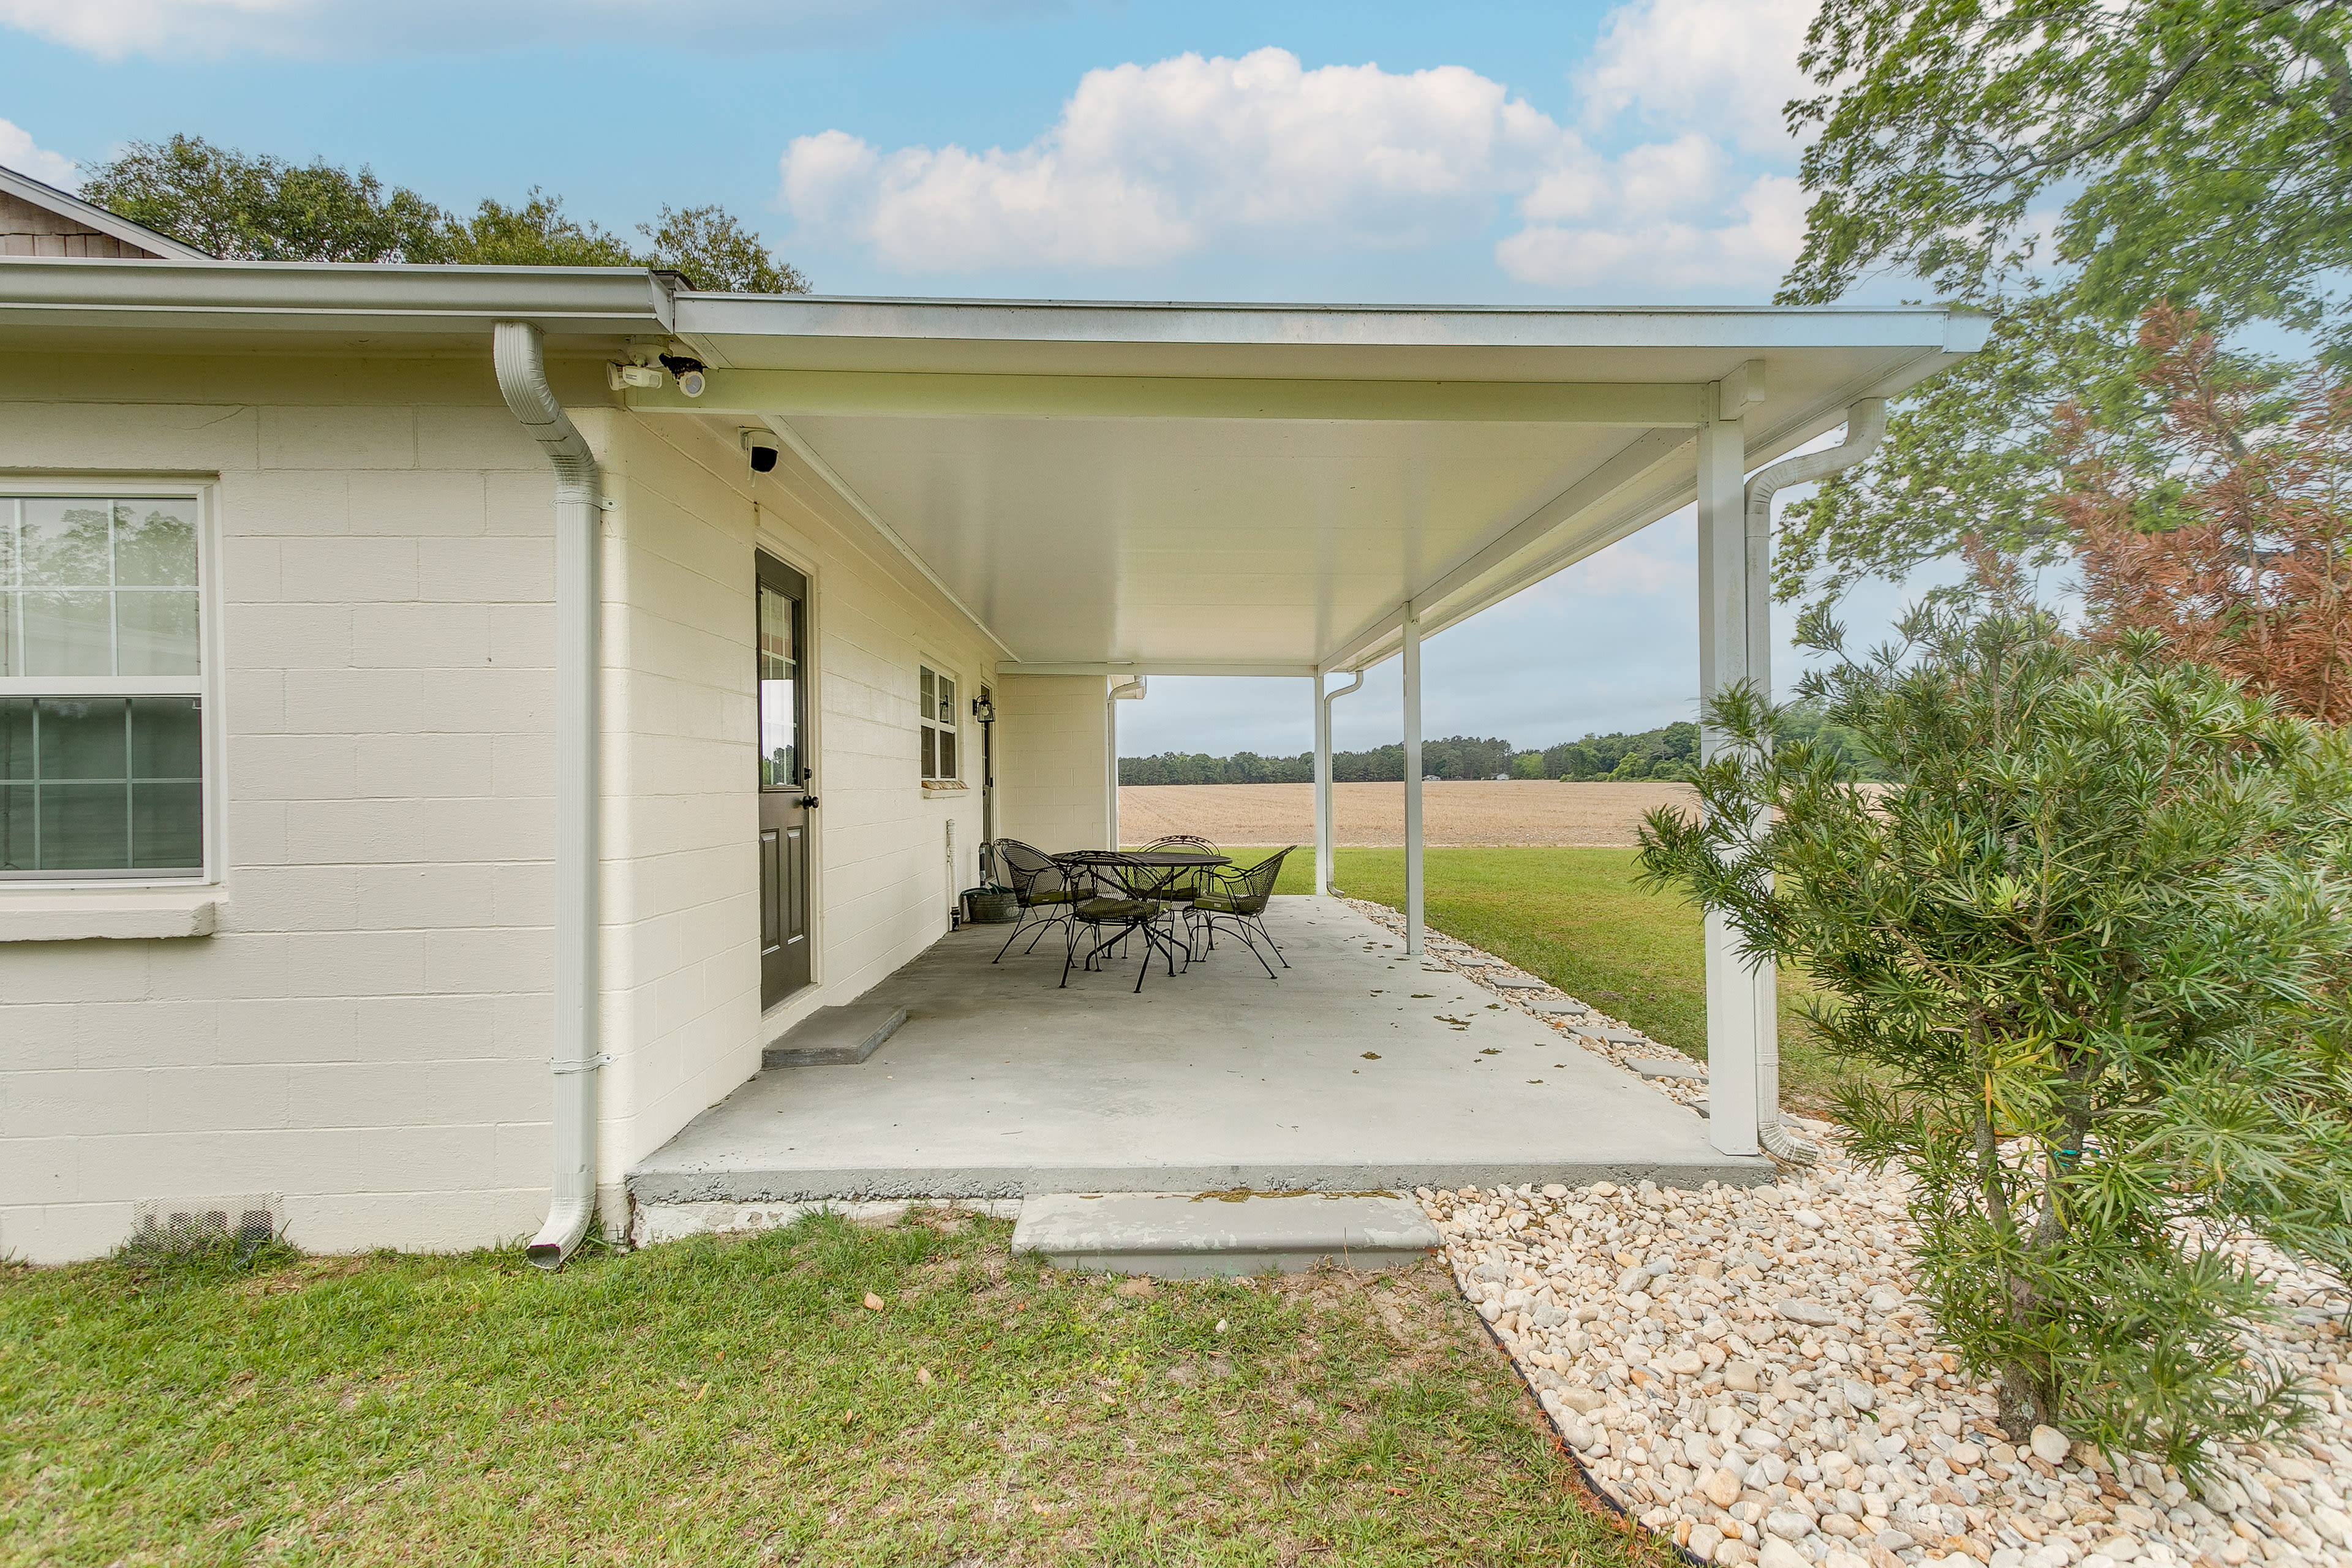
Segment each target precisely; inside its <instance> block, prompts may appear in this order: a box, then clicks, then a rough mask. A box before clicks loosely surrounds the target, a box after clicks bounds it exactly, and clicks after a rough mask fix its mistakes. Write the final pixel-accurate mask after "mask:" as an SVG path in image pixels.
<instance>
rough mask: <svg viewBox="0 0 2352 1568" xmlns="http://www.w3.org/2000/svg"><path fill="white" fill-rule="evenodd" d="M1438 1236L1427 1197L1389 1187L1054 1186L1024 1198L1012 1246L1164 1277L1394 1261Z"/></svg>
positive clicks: (1056, 1260) (1061, 1264)
mask: <svg viewBox="0 0 2352 1568" xmlns="http://www.w3.org/2000/svg"><path fill="white" fill-rule="evenodd" d="M1437 1245H1438V1237H1437V1227H1436V1226H1434V1225H1432V1224H1431V1223H1430V1220H1429V1216H1428V1215H1424V1214H1423V1213H1422V1212H1421V1205H1419V1204H1417V1203H1415V1202H1414V1201H1413V1200H1412V1199H1411V1198H1407V1197H1398V1196H1393V1195H1390V1194H1353V1193H1350V1194H1339V1193H1333V1194H1328V1195H1316V1196H1297V1195H1283V1196H1267V1195H1265V1194H1239V1193H1099V1194H1076V1193H1053V1194H1041V1195H1038V1196H1034V1197H1031V1198H1030V1199H1029V1200H1028V1201H1027V1202H1026V1203H1024V1204H1023V1205H1021V1218H1020V1220H1019V1221H1018V1222H1017V1223H1016V1224H1015V1225H1014V1226H1013V1251H1014V1252H1016V1253H1022V1252H1038V1253H1043V1254H1044V1255H1045V1261H1046V1262H1048V1263H1051V1264H1052V1265H1054V1267H1055V1268H1099V1269H1103V1270H1106V1271H1108V1272H1109V1273H1113V1274H1154V1275H1158V1276H1160V1278H1162V1279H1206V1278H1209V1277H1210V1276H1213V1275H1217V1276H1226V1277H1231V1276H1236V1275H1244V1274H1263V1273H1265V1272H1266V1271H1267V1270H1269V1269H1272V1270H1275V1271H1276V1272H1279V1273H1284V1274H1303V1273H1305V1272H1306V1271H1307V1270H1308V1269H1310V1268H1314V1267H1316V1265H1318V1264H1319V1263H1326V1262H1328V1263H1334V1264H1338V1265H1339V1266H1340V1267H1342V1268H1397V1267H1399V1266H1400V1265H1403V1264H1409V1263H1413V1262H1416V1261H1418V1260H1419V1259H1421V1258H1424V1257H1426V1256H1428V1254H1429V1253H1430V1252H1431V1250H1432V1249H1433V1248H1434V1247H1436V1246H1437Z"/></svg>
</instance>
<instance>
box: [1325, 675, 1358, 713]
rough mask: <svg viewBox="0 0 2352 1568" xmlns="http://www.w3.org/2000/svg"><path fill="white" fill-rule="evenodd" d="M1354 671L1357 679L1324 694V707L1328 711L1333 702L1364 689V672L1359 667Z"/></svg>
mask: <svg viewBox="0 0 2352 1568" xmlns="http://www.w3.org/2000/svg"><path fill="white" fill-rule="evenodd" d="M1352 673H1353V674H1354V675H1355V677H1356V679H1353V680H1351V681H1349V683H1348V684H1347V685H1345V686H1342V687H1340V688H1339V689H1337V690H1333V691H1327V692H1325V693H1324V694H1323V707H1324V710H1326V711H1327V712H1328V710H1330V707H1331V704H1332V703H1334V702H1336V701H1338V700H1339V699H1340V698H1342V697H1346V696H1349V695H1350V694H1351V693H1354V692H1358V691H1361V690H1362V689H1364V672H1363V671H1362V670H1360V669H1359V670H1356V671H1353V672H1352Z"/></svg>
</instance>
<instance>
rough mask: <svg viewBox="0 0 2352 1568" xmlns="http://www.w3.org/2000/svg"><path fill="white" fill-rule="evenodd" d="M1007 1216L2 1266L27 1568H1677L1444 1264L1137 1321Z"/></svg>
mask: <svg viewBox="0 0 2352 1568" xmlns="http://www.w3.org/2000/svg"><path fill="white" fill-rule="evenodd" d="M1008 1232H1009V1227H1008V1226H1004V1225H1002V1224H998V1223H993V1222H986V1221H982V1222H973V1221H970V1220H963V1219H955V1218H951V1217H948V1216H941V1215H929V1216H918V1217H917V1218H913V1219H910V1220H908V1222H906V1223H904V1224H902V1225H900V1226H897V1227H894V1228H890V1229H885V1230H878V1231H877V1230H861V1229H858V1228H856V1227H853V1226H849V1225H847V1224H845V1223H844V1222H842V1221H840V1220H838V1219H835V1218H832V1217H830V1216H827V1217H824V1218H821V1219H816V1220H811V1221H803V1222H802V1223H801V1224H800V1225H798V1226H794V1227H793V1228H792V1229H790V1230H788V1231H778V1232H770V1233H768V1234H765V1235H763V1236H760V1237H750V1238H742V1239H737V1240H731V1241H719V1240H702V1241H691V1242H677V1243H672V1244H669V1245H667V1246H662V1247H651V1248H647V1249H646V1250H644V1251H641V1252H636V1253H634V1254H630V1255H627V1256H612V1255H605V1254H594V1253H591V1254H586V1255H583V1257H581V1258H577V1259H575V1260H574V1261H573V1263H572V1265H571V1266H570V1267H569V1268H566V1269H565V1270H564V1271H563V1272H562V1273H561V1274H558V1275H552V1276H551V1275H546V1274H541V1273H540V1272H538V1271H536V1270H534V1269H531V1268H529V1267H527V1266H525V1265H524V1264H523V1263H522V1261H521V1259H520V1255H519V1253H517V1252H508V1253H501V1254H480V1255H475V1256H470V1257H453V1258H427V1257H399V1256H392V1255H385V1256H380V1257H373V1258H307V1259H306V1258H295V1257H291V1256H289V1255H283V1254H272V1255H270V1256H267V1257H265V1258H261V1259H259V1260H257V1261H258V1266H253V1265H248V1266H247V1268H243V1269H237V1268H232V1267H230V1266H229V1265H228V1264H227V1263H226V1260H221V1259H215V1261H214V1263H213V1264H212V1265H211V1266H210V1267H209V1268H203V1269H197V1270H193V1271H192V1270H190V1269H189V1268H186V1267H185V1266H174V1267H173V1268H164V1269H160V1270H155V1269H142V1268H135V1267H132V1266H130V1265H127V1264H125V1263H122V1262H112V1263H105V1264H93V1265H86V1266H81V1267H76V1268H58V1269H32V1268H22V1267H17V1268H6V1269H0V1562H5V1563H12V1564H13V1563H44V1564H48V1563H89V1564H100V1563H338V1564H341V1563H435V1564H458V1563H466V1564H472V1563H591V1562H594V1563H728V1564H753V1563H803V1564H815V1563H875V1564H916V1563H929V1564H942V1565H944V1564H970V1565H975V1568H976V1565H979V1564H983V1563H985V1564H989V1565H991V1568H994V1565H999V1564H1015V1563H1114V1564H1115V1563H1135V1564H1146V1563H1150V1564H1158V1563H1167V1564H1176V1563H1248V1564H1260V1563H1263V1564H1276V1563H1295V1562H1299V1561H1302V1560H1311V1561H1318V1562H1333V1563H1349V1564H1356V1563H1449V1564H1494V1565H1496V1568H1502V1565H1505V1564H1520V1563H1547V1564H1552V1563H1591V1564H1626V1563H1653V1562H1663V1561H1664V1558H1663V1557H1662V1556H1660V1555H1659V1554H1657V1553H1656V1552H1654V1550H1653V1549H1648V1548H1644V1547H1640V1546H1635V1545H1630V1544H1628V1543H1627V1542H1626V1541H1625V1540H1624V1538H1623V1537H1622V1536H1620V1535H1619V1534H1617V1533H1616V1532H1615V1531H1612V1529H1610V1528H1608V1527H1606V1526H1604V1525H1603V1524H1602V1523H1601V1522H1599V1521H1597V1520H1596V1519H1595V1518H1594V1517H1593V1516H1592V1515H1591V1513H1590V1512H1588V1511H1587V1510H1586V1508H1585V1506H1584V1505H1583V1504H1582V1503H1581V1502H1580V1500H1578V1498H1577V1496H1576V1495H1575V1493H1574V1490H1573V1484H1572V1479H1571V1475H1570V1470H1569V1468H1568V1464H1567V1461H1566V1460H1565V1459H1563V1458H1560V1457H1559V1454H1558V1452H1557V1451H1556V1449H1555V1448H1554V1447H1553V1445H1552V1443H1551V1442H1550V1440H1549V1436H1548V1435H1547V1434H1546V1433H1545V1431H1544V1430H1543V1429H1542V1428H1541V1426H1540V1425H1539V1420H1540V1417H1539V1416H1538V1414H1537V1413H1536V1411H1535V1409H1534V1407H1533V1405H1532V1404H1531V1403H1530V1402H1529V1401H1528V1398H1527V1397H1526V1394H1525V1392H1524V1390H1523V1389H1522V1388H1521V1386H1520V1385H1519V1384H1518V1383H1517V1380H1516V1379H1515V1378H1514V1377H1513V1376H1512V1375H1511V1373H1510V1372H1509V1370H1508V1368H1507V1365H1506V1364H1505V1363H1504V1362H1503V1361H1502V1359H1501V1358H1500V1357H1499V1355H1498V1354H1497V1353H1496V1352H1495V1351H1494V1350H1493V1349H1491V1348H1490V1346H1489V1343H1488V1342H1487V1341H1486V1337H1485V1335H1484V1333H1483V1332H1482V1331H1480V1330H1479V1328H1478V1327H1477V1325H1476V1324H1475V1321H1473V1319H1472V1318H1471V1315H1470V1313H1469V1311H1468V1310H1467V1309H1466V1308H1465V1306H1464V1305H1463V1304H1462V1302H1461V1300H1459V1298H1458V1297H1456V1296H1455V1294H1454V1290H1453V1289H1452V1284H1451V1281H1450V1279H1447V1278H1446V1277H1445V1275H1444V1273H1443V1271H1442V1270H1441V1269H1440V1268H1438V1266H1436V1265H1435V1264H1426V1265H1423V1266H1422V1267H1420V1268H1414V1269H1409V1270H1402V1271H1398V1272H1395V1273H1392V1274H1386V1275H1362V1276H1349V1275H1339V1274H1330V1273H1325V1274H1319V1275H1315V1276H1308V1277H1304V1278H1293V1279H1283V1280H1279V1281H1270V1280H1269V1281H1255V1282H1252V1283H1251V1284H1247V1285H1244V1284H1242V1283H1239V1282H1232V1281H1200V1282H1191V1283H1168V1282H1160V1283H1159V1284H1157V1286H1156V1287H1154V1288H1152V1289H1150V1294H1149V1295H1148V1297H1145V1298H1142V1299H1137V1298H1133V1297H1129V1296H1127V1295H1122V1294H1120V1293H1119V1292H1118V1290H1117V1289H1115V1288H1114V1281H1112V1280H1109V1279H1104V1278H1103V1277H1101V1276H1098V1275H1097V1276H1088V1275H1077V1274H1065V1273H1058V1272H1055V1271H1053V1270H1050V1269H1046V1268H1043V1267H1041V1266H1040V1265H1039V1264H1037V1263H1036V1262H1034V1260H1016V1259H1014V1258H1011V1257H1010V1256H1009V1254H1008V1250H1007V1246H1006V1243H1007V1239H1008ZM869 1292H871V1293H872V1294H873V1295H874V1297H875V1298H876V1299H877V1300H878V1301H879V1302H880V1303H881V1310H878V1311H877V1310H868V1308H867V1307H866V1305H864V1302H865V1300H866V1296H867V1294H868V1293H869Z"/></svg>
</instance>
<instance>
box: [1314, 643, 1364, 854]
mask: <svg viewBox="0 0 2352 1568" xmlns="http://www.w3.org/2000/svg"><path fill="white" fill-rule="evenodd" d="M1354 674H1355V677H1356V679H1354V680H1352V681H1349V683H1348V684H1347V685H1345V686H1342V687H1339V688H1337V689H1333V690H1330V691H1322V690H1321V687H1322V685H1323V678H1322V677H1321V676H1320V675H1318V676H1317V677H1316V678H1315V685H1316V687H1317V689H1318V693H1319V694H1318V696H1317V698H1316V700H1315V891H1316V894H1317V896H1318V897H1321V896H1323V895H1325V894H1328V893H1329V892H1330V890H1331V878H1332V877H1333V875H1334V874H1335V872H1336V867H1335V866H1334V864H1333V862H1334V860H1335V859H1336V858H1337V853H1338V852H1337V850H1336V849H1335V848H1334V846H1335V845H1336V844H1338V842H1339V834H1338V833H1337V831H1336V830H1335V828H1334V826H1333V824H1332V820H1331V704H1332V703H1334V702H1337V701H1338V700H1339V699H1340V698H1342V697H1346V696H1348V695H1349V694H1350V693H1351V692H1357V691H1361V690H1362V689H1364V672H1363V671H1362V670H1360V669H1359V670H1356V671H1355V672H1354Z"/></svg>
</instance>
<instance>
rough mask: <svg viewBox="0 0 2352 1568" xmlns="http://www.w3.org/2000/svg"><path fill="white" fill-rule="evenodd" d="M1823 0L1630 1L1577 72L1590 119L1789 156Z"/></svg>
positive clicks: (1597, 124) (1588, 123) (1591, 124)
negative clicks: (1785, 114)
mask: <svg viewBox="0 0 2352 1568" xmlns="http://www.w3.org/2000/svg"><path fill="white" fill-rule="evenodd" d="M1816 4H1817V0H1630V3H1629V4H1627V5H1620V6H1619V7H1618V8H1617V9H1616V10H1614V11H1612V12H1611V13H1610V14H1609V15H1608V16H1607V17H1606V18H1605V19H1604V20H1603V21H1602V23H1601V41H1600V45H1599V47H1597V48H1596V49H1595V50H1594V51H1593V57H1592V59H1591V62H1590V63H1589V64H1587V65H1586V66H1585V68H1583V69H1581V70H1580V71H1578V72H1577V73H1576V75H1575V81H1576V83H1577V85H1578V86H1579V87H1580V89H1582V91H1583V93H1584V98H1585V113H1584V123H1585V128H1586V129H1587V130H1593V131H1597V130H1599V129H1601V128H1603V127H1608V126H1612V125H1615V124H1617V123H1619V122H1621V121H1633V122H1634V123H1636V124H1640V125H1648V126H1660V125H1665V126H1673V127H1675V128H1678V129H1692V130H1697V131H1701V132H1706V133H1708V134H1711V135H1717V136H1720V137H1722V138H1724V139H1725V140H1727V141H1728V142H1731V143H1732V144H1733V145H1735V146H1737V147H1739V148H1740V149H1742V150H1743V151H1747V152H1750V153H1788V152H1790V150H1791V147H1792V144H1791V142H1790V139H1789V133H1788V131H1787V129H1786V127H1785V124H1784V122H1783V121H1782V120H1781V118H1780V110H1781V106H1782V105H1784V104H1786V103H1787V102H1788V101H1789V100H1790V99H1792V98H1801V97H1806V96H1810V94H1811V84H1810V83H1809V82H1808V81H1807V80H1806V79H1805V74H1804V72H1802V71H1801V70H1799V69H1798V68H1797V53H1798V50H1799V49H1801V47H1803V45H1804V40H1805V28H1806V26H1808V25H1809V24H1810V23H1811V21H1812V18H1813V12H1814V9H1815V6H1816Z"/></svg>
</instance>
